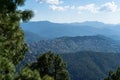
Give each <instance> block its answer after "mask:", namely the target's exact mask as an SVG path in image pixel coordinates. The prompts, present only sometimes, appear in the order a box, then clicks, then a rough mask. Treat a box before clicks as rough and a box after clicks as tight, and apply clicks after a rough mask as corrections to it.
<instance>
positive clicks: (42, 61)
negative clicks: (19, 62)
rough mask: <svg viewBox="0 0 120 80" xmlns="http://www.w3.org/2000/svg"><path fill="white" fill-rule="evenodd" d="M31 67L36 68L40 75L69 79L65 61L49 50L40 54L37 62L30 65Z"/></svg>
mask: <svg viewBox="0 0 120 80" xmlns="http://www.w3.org/2000/svg"><path fill="white" fill-rule="evenodd" d="M31 69H37V70H38V71H39V72H40V74H41V77H43V76H45V75H49V76H51V77H53V78H54V79H55V80H70V78H69V74H68V71H67V70H66V64H65V62H64V61H63V60H62V59H61V57H60V56H59V55H57V54H53V53H51V52H48V53H45V54H42V55H40V57H39V58H38V60H37V62H35V63H33V64H32V65H31Z"/></svg>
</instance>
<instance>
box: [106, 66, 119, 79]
mask: <svg viewBox="0 0 120 80" xmlns="http://www.w3.org/2000/svg"><path fill="white" fill-rule="evenodd" d="M104 80H120V67H119V68H118V69H117V71H116V72H113V71H110V72H109V75H108V77H107V78H105V79H104Z"/></svg>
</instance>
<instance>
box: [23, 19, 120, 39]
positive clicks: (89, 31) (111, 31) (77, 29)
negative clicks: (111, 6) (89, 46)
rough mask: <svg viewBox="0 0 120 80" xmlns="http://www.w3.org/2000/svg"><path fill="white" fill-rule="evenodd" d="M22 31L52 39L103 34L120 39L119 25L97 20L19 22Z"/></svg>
mask: <svg viewBox="0 0 120 80" xmlns="http://www.w3.org/2000/svg"><path fill="white" fill-rule="evenodd" d="M21 26H22V29H23V30H24V31H30V32H33V33H35V34H37V35H39V36H42V37H45V38H49V39H51V38H52V39H53V38H56V37H63V36H73V37H74V36H85V35H88V36H89V35H97V34H100V35H105V36H108V37H111V38H114V39H116V40H120V35H119V34H120V25H112V24H104V23H101V22H97V21H87V22H82V23H52V22H49V21H38V22H29V23H21Z"/></svg>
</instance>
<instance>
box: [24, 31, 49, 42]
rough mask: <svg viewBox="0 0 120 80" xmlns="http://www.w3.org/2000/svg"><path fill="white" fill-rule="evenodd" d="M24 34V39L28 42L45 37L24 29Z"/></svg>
mask: <svg viewBox="0 0 120 80" xmlns="http://www.w3.org/2000/svg"><path fill="white" fill-rule="evenodd" d="M24 35H25V40H26V41H27V42H29V43H31V42H37V41H40V40H46V39H47V38H44V37H41V36H39V35H38V34H35V33H33V32H30V31H24Z"/></svg>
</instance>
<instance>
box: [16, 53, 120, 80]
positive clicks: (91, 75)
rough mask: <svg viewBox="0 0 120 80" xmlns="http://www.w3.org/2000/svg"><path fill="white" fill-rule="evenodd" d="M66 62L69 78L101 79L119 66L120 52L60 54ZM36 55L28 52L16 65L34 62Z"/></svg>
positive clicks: (80, 79) (78, 79) (76, 79)
mask: <svg viewBox="0 0 120 80" xmlns="http://www.w3.org/2000/svg"><path fill="white" fill-rule="evenodd" d="M60 55H61V56H62V58H63V60H64V61H65V62H66V64H67V69H68V71H69V73H70V77H71V80H103V79H104V78H105V77H106V76H107V75H108V73H109V71H110V70H112V71H115V70H116V69H117V68H118V67H119V66H120V54H119V53H117V54H115V53H104V52H92V51H82V52H76V53H64V54H60ZM37 57H38V55H35V54H32V53H29V54H27V55H26V58H25V59H24V61H22V63H21V64H20V65H19V66H18V68H19V67H21V66H23V65H25V64H27V63H31V62H35V61H36V58H37Z"/></svg>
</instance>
